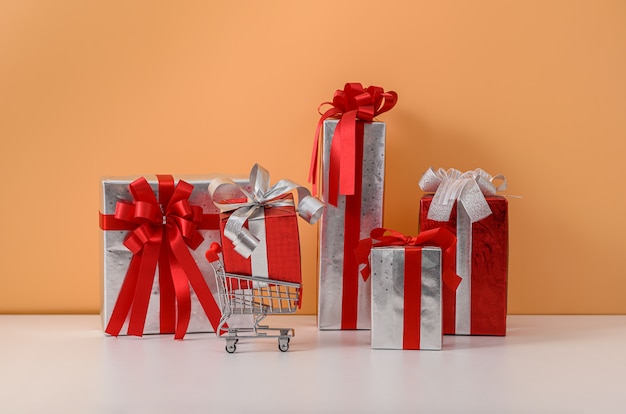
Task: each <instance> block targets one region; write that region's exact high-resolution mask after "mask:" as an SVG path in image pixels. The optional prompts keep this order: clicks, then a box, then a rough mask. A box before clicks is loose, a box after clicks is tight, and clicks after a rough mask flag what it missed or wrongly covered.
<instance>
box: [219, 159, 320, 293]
mask: <svg viewBox="0 0 626 414" xmlns="http://www.w3.org/2000/svg"><path fill="white" fill-rule="evenodd" d="M249 182H250V185H251V188H250V190H247V189H246V188H244V187H242V186H241V185H239V184H238V183H236V182H233V181H232V180H230V179H229V178H228V177H220V178H218V179H217V180H215V181H213V182H212V183H211V185H210V186H209V189H208V190H209V193H210V194H211V196H212V197H213V202H214V204H215V206H216V207H217V208H218V209H219V210H220V212H221V215H220V229H221V233H222V254H223V258H224V269H225V270H226V272H228V273H234V274H239V275H248V276H257V277H266V278H268V279H273V280H278V281H284V282H294V283H301V282H302V274H301V264H300V238H299V234H298V221H297V217H298V215H299V216H300V217H301V218H303V219H304V220H305V221H307V222H308V223H310V224H313V223H315V222H316V221H317V220H318V219H319V218H320V216H321V214H322V212H323V204H322V203H321V202H320V201H319V200H318V199H317V198H315V197H313V196H311V194H310V192H309V190H307V189H306V188H304V187H302V186H300V185H298V184H296V183H294V182H293V181H290V180H285V179H283V180H280V181H278V182H277V183H276V184H274V185H273V186H270V179H269V172H268V171H267V170H266V169H264V168H263V167H261V166H260V165H258V164H256V165H255V166H254V167H253V168H252V170H251V172H250V180H249ZM294 191H295V192H296V194H297V195H298V204H297V206H296V203H295V201H294V197H293V192H294ZM233 195H235V196H236V197H235V198H233V197H232V196H233ZM241 195H243V196H244V197H241ZM237 196H238V197H237ZM231 288H247V286H237V287H232V286H231Z"/></svg>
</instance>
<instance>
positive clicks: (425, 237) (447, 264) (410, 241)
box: [356, 227, 461, 290]
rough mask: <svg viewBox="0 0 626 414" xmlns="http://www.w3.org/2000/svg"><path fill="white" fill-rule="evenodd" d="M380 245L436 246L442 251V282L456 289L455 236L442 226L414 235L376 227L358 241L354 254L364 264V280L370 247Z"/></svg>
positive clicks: (457, 280) (459, 279)
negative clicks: (368, 235) (367, 235)
mask: <svg viewBox="0 0 626 414" xmlns="http://www.w3.org/2000/svg"><path fill="white" fill-rule="evenodd" d="M382 246H437V247H439V248H441V251H442V269H441V270H442V272H441V273H442V279H443V283H445V284H446V285H447V286H449V287H450V288H451V289H452V290H456V288H457V287H458V286H459V283H461V278H460V277H459V276H458V275H457V274H456V236H455V235H454V233H452V232H451V231H450V230H448V229H446V228H444V227H438V228H435V229H432V230H426V231H423V232H421V233H419V234H418V235H417V236H416V237H411V236H405V235H404V234H402V233H400V232H399V231H395V230H389V229H385V228H376V229H374V230H372V232H371V233H370V237H369V238H367V239H363V240H361V241H360V242H359V246H358V247H357V250H356V255H357V258H358V260H359V263H360V264H365V268H363V270H361V274H362V276H363V279H364V280H367V279H368V278H369V276H370V274H371V268H370V265H369V259H368V258H369V254H370V250H371V249H372V247H382Z"/></svg>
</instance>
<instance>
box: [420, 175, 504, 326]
mask: <svg viewBox="0 0 626 414" xmlns="http://www.w3.org/2000/svg"><path fill="white" fill-rule="evenodd" d="M496 178H501V179H503V180H504V177H503V176H496V177H492V176H491V175H489V174H487V173H485V172H484V171H482V170H474V171H469V172H466V173H461V172H460V171H458V170H448V171H444V170H439V171H436V172H435V171H434V170H433V169H429V170H428V171H427V173H426V174H424V176H423V177H422V180H421V181H420V187H421V188H422V189H423V190H424V191H427V192H435V194H434V195H432V194H427V195H425V196H423V197H422V198H421V200H420V213H419V230H420V231H425V230H429V229H433V228H438V227H445V228H447V229H449V230H451V231H453V232H454V233H455V235H456V237H457V248H456V249H457V253H456V255H457V256H456V270H457V274H458V275H459V276H460V277H461V278H462V281H461V284H460V285H459V287H458V289H457V290H456V292H452V291H450V290H448V289H445V288H444V291H443V332H444V334H459V335H501V336H502V335H506V314H507V278H508V202H507V200H506V198H504V197H501V196H496V195H495V193H496V191H499V190H503V189H505V188H506V181H504V182H503V184H502V185H500V186H499V187H496V186H495V185H494V184H493V181H494V179H496Z"/></svg>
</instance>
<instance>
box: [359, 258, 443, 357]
mask: <svg viewBox="0 0 626 414" xmlns="http://www.w3.org/2000/svg"><path fill="white" fill-rule="evenodd" d="M405 249H420V250H421V274H406V272H405ZM370 263H371V269H372V274H371V279H372V332H371V337H372V345H371V346H372V348H375V349H406V348H405V347H404V346H403V344H404V338H405V334H406V332H405V329H412V330H413V334H414V335H416V334H417V332H419V346H418V347H416V348H410V349H431V350H440V349H441V345H442V340H443V333H442V315H443V314H442V306H441V299H442V296H441V294H442V289H441V283H442V282H441V249H440V248H438V247H375V248H373V249H372V251H371V253H370ZM408 277H411V278H419V279H421V285H420V286H421V296H420V297H416V298H405V278H408ZM407 299H408V300H411V301H419V307H418V306H415V310H416V311H419V315H416V314H414V315H411V316H412V317H411V319H410V321H409V322H407V323H405V316H406V313H405V305H404V304H405V300H407ZM417 316H419V317H417ZM411 321H413V322H414V323H411Z"/></svg>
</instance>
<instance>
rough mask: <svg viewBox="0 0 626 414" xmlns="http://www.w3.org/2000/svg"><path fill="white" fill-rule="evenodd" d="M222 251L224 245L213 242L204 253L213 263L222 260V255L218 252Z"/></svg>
mask: <svg viewBox="0 0 626 414" xmlns="http://www.w3.org/2000/svg"><path fill="white" fill-rule="evenodd" d="M221 251H222V247H221V246H220V245H219V244H218V243H215V242H213V243H211V247H209V249H208V250H207V251H206V253H205V254H204V255H205V256H206V259H207V260H208V261H209V262H211V263H213V262H217V261H218V260H220V257H219V256H218V255H217V254H218V253H221Z"/></svg>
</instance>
